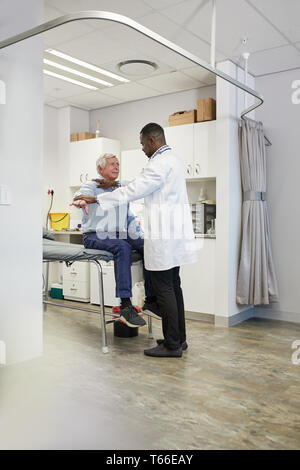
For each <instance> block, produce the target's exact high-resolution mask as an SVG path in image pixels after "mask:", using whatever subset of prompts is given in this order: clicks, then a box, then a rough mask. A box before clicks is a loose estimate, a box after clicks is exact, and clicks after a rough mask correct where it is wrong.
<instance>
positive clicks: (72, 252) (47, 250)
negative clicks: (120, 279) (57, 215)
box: [43, 229, 153, 353]
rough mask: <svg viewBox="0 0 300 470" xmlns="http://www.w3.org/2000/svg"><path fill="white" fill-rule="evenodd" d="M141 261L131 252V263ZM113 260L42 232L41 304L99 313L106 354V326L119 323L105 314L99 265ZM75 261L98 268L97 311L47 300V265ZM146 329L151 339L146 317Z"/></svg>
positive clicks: (100, 251)
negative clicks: (42, 269) (98, 304)
mask: <svg viewBox="0 0 300 470" xmlns="http://www.w3.org/2000/svg"><path fill="white" fill-rule="evenodd" d="M140 259H141V256H140V255H139V253H137V252H134V251H133V252H132V258H131V261H132V262H135V261H138V260H140ZM112 260H113V255H112V253H109V252H108V251H102V250H89V249H87V248H85V247H84V246H83V245H77V244H72V243H63V242H58V241H56V240H54V238H53V237H52V236H51V234H49V232H47V231H46V230H45V229H44V231H43V262H44V263H46V264H47V267H46V276H45V283H44V284H45V285H44V298H43V303H44V304H45V309H47V305H54V306H57V307H63V308H71V309H74V310H82V311H85V312H94V313H98V314H99V313H100V319H101V330H102V351H103V353H107V352H108V347H107V335H106V325H107V324H108V323H114V322H115V321H119V318H118V316H116V314H115V313H112V312H106V311H105V308H104V305H105V301H104V291H103V270H102V265H101V263H107V262H109V261H112ZM75 261H85V262H89V263H94V264H96V266H97V268H98V278H99V299H100V306H99V309H91V308H84V307H76V306H73V305H72V306H69V305H66V304H62V303H58V302H52V301H50V300H48V291H49V290H48V289H49V287H48V283H49V265H50V263H51V262H64V263H66V265H67V266H70V265H71V264H72V263H74V262H75ZM106 315H107V316H110V317H113V319H112V320H106ZM148 329H149V336H150V337H151V338H153V335H152V318H151V317H150V316H148Z"/></svg>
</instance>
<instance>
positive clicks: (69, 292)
mask: <svg viewBox="0 0 300 470" xmlns="http://www.w3.org/2000/svg"><path fill="white" fill-rule="evenodd" d="M63 295H64V298H65V299H67V300H76V301H78V302H89V301H90V270H89V263H85V262H82V261H80V262H79V261H76V262H75V263H73V264H72V265H71V266H69V267H67V266H66V265H65V263H64V265H63Z"/></svg>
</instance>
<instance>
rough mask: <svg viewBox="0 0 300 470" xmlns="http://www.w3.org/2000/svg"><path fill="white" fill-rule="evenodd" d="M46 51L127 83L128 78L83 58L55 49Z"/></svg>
mask: <svg viewBox="0 0 300 470" xmlns="http://www.w3.org/2000/svg"><path fill="white" fill-rule="evenodd" d="M46 52H48V53H49V54H53V55H55V56H57V57H60V58H61V59H65V60H68V61H69V62H73V63H74V64H77V65H80V66H81V67H85V68H87V69H90V70H93V71H94V72H98V73H101V74H102V75H105V76H107V77H110V78H114V79H115V80H118V81H119V82H124V83H128V82H129V80H127V78H124V77H120V76H119V75H116V74H115V73H111V72H108V71H107V70H104V69H101V68H100V67H96V65H92V64H89V63H88V62H84V61H83V60H80V59H76V58H75V57H72V56H70V55H68V54H64V53H63V52H60V51H56V50H55V49H46Z"/></svg>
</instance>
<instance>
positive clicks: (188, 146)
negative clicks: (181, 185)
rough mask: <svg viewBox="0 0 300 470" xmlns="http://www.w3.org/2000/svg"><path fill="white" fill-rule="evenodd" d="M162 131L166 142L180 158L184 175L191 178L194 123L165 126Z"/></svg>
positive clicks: (192, 172)
mask: <svg viewBox="0 0 300 470" xmlns="http://www.w3.org/2000/svg"><path fill="white" fill-rule="evenodd" d="M164 131H165V136H166V142H167V144H168V145H170V147H172V149H173V150H174V152H175V153H176V154H177V155H178V157H180V158H181V160H182V163H183V165H184V167H185V177H186V178H192V177H193V174H194V124H185V125H184V126H174V127H166V128H165V129H164Z"/></svg>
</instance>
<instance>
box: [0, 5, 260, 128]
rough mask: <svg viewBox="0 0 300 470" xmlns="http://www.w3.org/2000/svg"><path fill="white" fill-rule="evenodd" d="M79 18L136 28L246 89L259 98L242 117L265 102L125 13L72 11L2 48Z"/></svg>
mask: <svg viewBox="0 0 300 470" xmlns="http://www.w3.org/2000/svg"><path fill="white" fill-rule="evenodd" d="M78 20H108V21H113V22H115V23H120V24H123V25H125V26H128V27H129V28H132V29H134V30H135V31H138V32H139V33H142V34H143V35H144V36H147V37H148V38H150V39H153V40H154V41H156V42H157V43H159V44H161V45H162V46H165V47H167V48H168V49H170V50H171V51H173V52H176V53H177V54H179V55H181V56H182V57H184V58H186V59H188V60H190V61H191V62H194V63H195V64H196V65H200V66H201V67H202V68H204V69H205V70H207V71H209V72H211V73H213V74H214V75H216V76H217V77H220V78H222V79H224V80H226V81H227V82H229V83H231V84H232V85H234V86H235V87H237V88H240V89H241V90H243V91H245V92H246V93H248V94H250V95H252V96H254V97H255V98H257V99H258V102H257V103H255V104H253V105H252V106H250V107H249V108H246V109H245V110H244V111H243V112H242V113H241V118H242V119H243V118H244V116H245V115H246V114H248V113H250V112H251V111H253V110H254V109H256V108H258V107H259V106H261V105H262V104H263V102H264V100H263V97H262V96H261V95H260V94H259V93H257V92H256V91H255V90H252V88H249V87H248V86H246V85H244V84H243V83H241V82H239V81H237V80H235V79H234V78H232V77H230V75H227V74H225V73H223V72H221V71H220V70H217V69H216V68H215V67H214V64H213V65H209V64H207V63H206V62H204V61H202V60H201V59H199V57H197V56H195V55H193V54H191V53H190V52H188V51H186V50H185V49H182V48H181V47H179V46H177V45H176V44H174V43H173V42H171V41H169V40H168V39H166V38H164V37H163V36H160V35H159V34H157V33H155V32H154V31H152V30H151V29H148V28H146V27H145V26H143V25H141V24H139V23H137V22H136V21H134V20H132V19H131V18H128V17H126V16H123V15H119V14H117V13H111V12H108V11H79V12H75V13H70V14H68V15H64V16H60V17H59V18H56V19H54V20H51V21H47V22H46V23H42V24H40V25H39V26H36V27H34V28H31V29H28V30H27V31H24V32H23V33H20V34H17V35H15V36H12V37H10V38H8V39H5V40H4V41H0V49H4V48H5V47H8V46H10V45H12V44H16V43H18V42H20V41H23V40H24V39H28V38H31V37H33V36H36V35H37V34H41V33H44V32H45V31H49V30H50V29H53V28H56V27H58V26H62V25H64V24H66V23H70V22H72V21H78ZM213 49H214V46H213V44H212V51H213Z"/></svg>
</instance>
